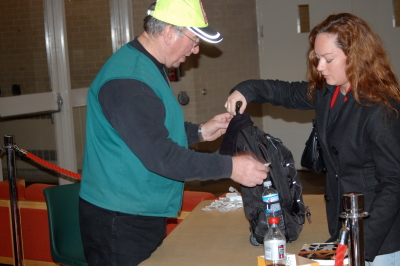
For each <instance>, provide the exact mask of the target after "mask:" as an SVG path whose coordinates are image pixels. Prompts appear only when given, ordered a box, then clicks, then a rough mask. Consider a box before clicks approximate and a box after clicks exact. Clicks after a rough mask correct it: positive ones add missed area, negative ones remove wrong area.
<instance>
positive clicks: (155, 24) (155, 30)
mask: <svg viewBox="0 0 400 266" xmlns="http://www.w3.org/2000/svg"><path fill="white" fill-rule="evenodd" d="M155 6H156V2H154V3H152V4H151V5H150V7H149V10H154V8H155ZM168 25H171V26H172V28H174V29H175V30H177V31H178V32H179V36H180V37H183V34H182V31H183V29H184V28H185V27H179V26H175V25H172V24H169V23H166V22H164V21H161V20H158V19H156V18H155V17H152V16H150V15H147V16H146V17H145V18H144V24H143V28H144V30H145V31H146V32H147V34H149V35H151V36H158V35H160V34H161V32H162V31H163V30H164V28H165V27H166V26H168Z"/></svg>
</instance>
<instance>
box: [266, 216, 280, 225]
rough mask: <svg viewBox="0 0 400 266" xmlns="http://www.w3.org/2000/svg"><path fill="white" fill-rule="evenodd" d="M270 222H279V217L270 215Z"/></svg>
mask: <svg viewBox="0 0 400 266" xmlns="http://www.w3.org/2000/svg"><path fill="white" fill-rule="evenodd" d="M268 222H269V223H270V224H279V217H270V218H269V219H268Z"/></svg>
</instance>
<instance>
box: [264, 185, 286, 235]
mask: <svg viewBox="0 0 400 266" xmlns="http://www.w3.org/2000/svg"><path fill="white" fill-rule="evenodd" d="M264 187H265V190H264V192H263V194H262V200H263V201H264V202H265V203H266V208H265V215H266V216H267V221H269V218H270V217H278V218H279V228H280V229H281V231H282V233H283V234H285V232H286V230H285V224H284V220H283V213H282V208H281V204H280V203H279V194H278V191H276V190H275V189H274V188H273V187H272V183H271V181H265V182H264Z"/></svg>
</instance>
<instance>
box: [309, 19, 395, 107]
mask: <svg viewBox="0 0 400 266" xmlns="http://www.w3.org/2000/svg"><path fill="white" fill-rule="evenodd" d="M320 33H328V34H332V35H335V36H336V41H335V42H336V45H337V47H338V48H340V49H341V50H342V51H343V52H344V54H345V55H346V56H347V59H346V76H347V79H348V81H349V83H350V84H351V86H352V90H351V91H352V93H353V95H354V98H355V100H356V101H357V103H358V104H360V105H363V106H366V104H365V103H362V101H361V100H362V99H365V100H367V101H369V102H370V103H372V104H376V103H384V104H385V106H386V107H388V108H390V109H393V110H394V111H396V112H397V110H396V109H395V108H394V107H393V106H392V105H391V104H390V101H389V100H390V99H392V100H394V101H396V102H398V103H400V87H399V84H398V81H397V78H396V75H395V73H394V71H393V69H392V67H391V65H390V62H389V59H388V57H387V55H386V52H385V50H384V49H383V46H382V42H381V40H380V38H379V37H378V35H376V34H375V33H374V32H373V31H372V30H371V28H370V27H369V26H368V24H367V23H366V22H365V21H364V20H362V19H360V18H358V17H357V16H355V15H352V14H349V13H341V14H337V15H330V16H328V17H327V18H326V19H325V20H324V21H322V22H321V23H320V24H318V25H317V26H315V27H314V29H313V30H312V31H311V33H310V36H309V37H308V41H309V43H310V51H309V56H308V61H307V63H308V71H307V76H308V79H309V81H310V83H309V87H308V96H309V98H310V99H313V95H314V90H315V89H316V88H317V89H322V88H323V87H324V85H325V82H326V81H325V79H324V77H323V76H322V74H321V73H320V72H319V71H318V70H317V66H318V60H317V58H316V55H315V52H314V48H315V47H314V45H315V39H316V37H317V35H318V34H320Z"/></svg>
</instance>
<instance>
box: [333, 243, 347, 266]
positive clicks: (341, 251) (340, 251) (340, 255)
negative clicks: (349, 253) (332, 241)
mask: <svg viewBox="0 0 400 266" xmlns="http://www.w3.org/2000/svg"><path fill="white" fill-rule="evenodd" d="M346 250H347V246H346V245H341V244H339V245H338V247H337V249H336V255H335V266H343V260H344V256H345V254H346Z"/></svg>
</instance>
